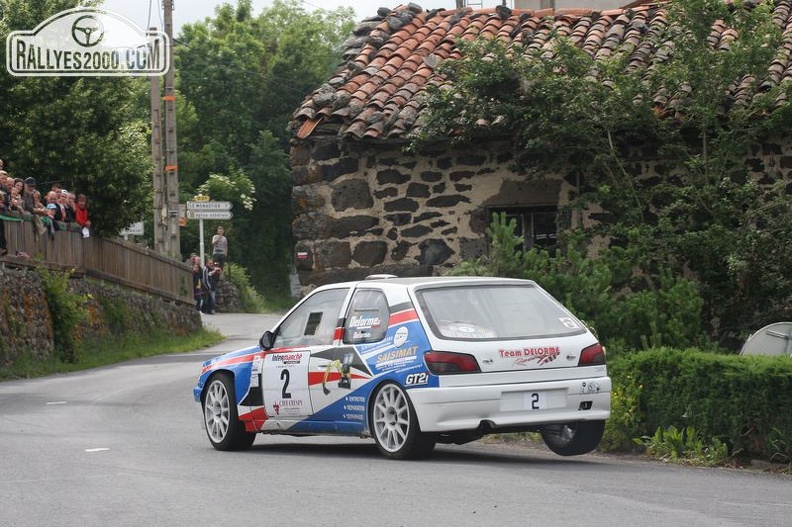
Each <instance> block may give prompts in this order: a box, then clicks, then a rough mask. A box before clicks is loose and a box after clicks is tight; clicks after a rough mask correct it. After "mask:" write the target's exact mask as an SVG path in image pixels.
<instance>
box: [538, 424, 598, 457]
mask: <svg viewBox="0 0 792 527" xmlns="http://www.w3.org/2000/svg"><path fill="white" fill-rule="evenodd" d="M603 432H605V421H575V422H573V423H562V424H558V425H549V426H547V427H545V428H544V429H543V430H542V440H544V442H545V445H547V448H549V449H550V450H552V451H553V452H555V453H556V454H558V455H559V456H579V455H582V454H588V453H589V452H591V451H592V450H594V449H595V448H597V445H599V443H600V440H602V434H603Z"/></svg>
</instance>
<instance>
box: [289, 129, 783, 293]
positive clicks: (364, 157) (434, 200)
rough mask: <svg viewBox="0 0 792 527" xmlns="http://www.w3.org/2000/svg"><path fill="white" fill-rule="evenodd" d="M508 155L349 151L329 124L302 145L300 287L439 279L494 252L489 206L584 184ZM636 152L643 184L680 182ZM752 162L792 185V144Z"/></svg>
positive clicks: (297, 191)
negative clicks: (532, 175)
mask: <svg viewBox="0 0 792 527" xmlns="http://www.w3.org/2000/svg"><path fill="white" fill-rule="evenodd" d="M317 131H319V129H317ZM508 152H510V147H509V145H508V144H506V143H498V142H489V143H486V144H485V143H480V144H476V145H474V146H473V147H469V148H467V149H451V148H448V146H447V145H438V147H437V149H436V150H435V151H423V152H421V154H420V155H412V154H406V153H404V152H403V151H402V145H401V144H400V143H393V144H391V145H388V144H386V143H384V142H379V143H377V144H374V143H370V144H354V145H345V149H344V150H342V149H341V147H339V145H338V142H337V137H336V135H335V133H334V131H333V130H332V127H331V126H330V125H328V130H327V132H326V135H321V134H315V135H314V136H312V137H311V138H309V139H308V140H306V141H303V142H299V143H295V144H294V145H293V147H292V185H293V190H292V202H293V206H294V213H295V217H294V221H293V223H292V233H293V236H294V239H295V255H294V258H295V264H296V268H297V272H298V276H299V280H300V283H301V285H302V286H303V287H307V286H311V285H322V284H325V283H330V282H337V281H343V280H356V279H360V278H363V277H365V276H366V275H368V274H372V273H391V274H396V275H399V276H416V275H431V274H441V273H442V272H443V271H444V270H446V269H448V268H451V267H453V266H455V265H457V264H458V263H459V262H461V261H462V260H464V259H468V258H474V257H477V256H480V255H481V254H483V253H484V251H486V250H487V244H488V242H487V240H486V235H485V230H486V228H487V226H488V225H489V223H490V221H491V218H489V217H488V210H489V209H491V208H505V207H514V206H519V207H532V206H537V207H539V206H558V207H563V206H564V205H566V204H568V203H569V201H570V200H571V199H572V198H573V197H574V196H575V194H576V189H577V188H578V185H579V183H580V182H579V181H578V180H577V177H576V176H575V175H574V174H565V175H563V176H558V175H555V176H548V177H547V178H546V179H533V180H528V179H527V178H526V177H525V176H523V175H519V174H515V173H514V172H513V171H512V170H511V169H510V165H511V163H512V158H511V156H510V155H509V153H508ZM633 154H634V157H633V162H631V163H630V165H629V166H628V167H627V168H628V170H629V172H630V173H631V174H633V175H634V176H635V178H636V180H637V181H638V182H639V184H641V185H654V184H656V183H657V182H659V181H660V179H661V178H662V179H663V180H665V181H674V177H675V175H674V174H673V173H669V171H668V169H667V168H666V167H665V166H664V165H663V164H662V163H661V162H658V161H657V160H656V158H655V157H653V156H652V155H651V152H649V153H647V152H641V151H638V150H636V152H634V153H633ZM746 164H747V166H748V168H749V171H750V172H751V173H752V174H753V176H754V178H755V179H756V180H757V181H758V182H759V183H760V184H771V183H773V182H774V181H778V180H779V179H781V180H786V181H792V176H791V173H792V142H790V141H789V140H788V138H785V139H781V140H778V141H776V142H772V143H767V144H764V145H760V146H757V147H755V148H753V149H752V151H751V152H749V153H748V155H747V156H746ZM788 191H790V192H792V187H789V188H788ZM601 212H602V211H601V210H599V209H598V208H596V207H592V208H590V209H589V210H586V211H579V212H576V213H575V215H574V216H570V217H565V218H559V220H560V224H561V226H562V227H564V228H577V227H588V226H591V225H592V224H594V223H596V222H603V221H608V217H607V215H605V214H602V213H601ZM599 242H600V243H599V245H602V244H603V243H606V241H605V240H600V241H599Z"/></svg>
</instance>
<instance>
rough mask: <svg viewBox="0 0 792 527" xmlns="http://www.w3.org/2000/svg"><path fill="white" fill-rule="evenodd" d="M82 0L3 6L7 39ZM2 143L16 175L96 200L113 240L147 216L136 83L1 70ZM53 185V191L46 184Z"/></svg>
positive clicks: (9, 0) (95, 221)
mask: <svg viewBox="0 0 792 527" xmlns="http://www.w3.org/2000/svg"><path fill="white" fill-rule="evenodd" d="M77 5H78V2H77V1H76V0H32V1H27V0H25V1H23V0H0V36H1V37H3V40H4V41H5V37H7V36H8V34H9V32H11V31H14V30H30V29H32V28H34V27H36V26H37V25H38V24H39V23H41V22H43V21H44V20H46V19H47V18H49V17H50V16H52V15H54V14H56V13H58V12H60V11H63V10H66V9H70V8H73V7H76V6H77ZM0 82H1V83H2V86H3V95H2V97H0V115H2V116H3V118H2V119H0V142H1V143H2V146H1V147H0V148H2V152H3V154H2V155H3V160H4V161H5V162H6V167H7V170H8V171H9V172H10V173H11V175H12V176H23V177H27V176H34V177H35V178H36V179H37V180H38V182H39V184H40V187H42V188H41V190H48V185H47V184H48V183H52V182H55V181H59V182H61V183H62V184H63V186H64V187H65V188H68V189H69V190H73V191H77V192H82V193H85V194H86V195H88V197H89V200H90V201H89V207H90V210H91V218H92V226H93V228H94V229H95V230H96V231H97V232H98V233H99V234H108V235H113V234H116V233H118V231H119V230H121V229H123V228H124V227H127V226H128V225H130V224H131V223H133V222H135V221H138V220H139V219H140V218H141V217H142V216H143V211H144V210H146V208H147V207H148V206H149V203H150V199H149V198H148V196H149V195H150V191H149V188H150V185H148V184H147V183H146V180H147V178H148V176H149V174H150V173H151V161H150V150H149V146H148V129H149V127H148V124H147V121H146V119H147V116H146V114H145V113H144V112H143V111H141V108H140V106H139V105H138V104H137V101H139V100H140V98H141V97H140V96H141V93H143V92H144V90H145V88H146V84H145V81H141V80H140V79H133V78H122V77H113V78H91V77H81V78H75V77H23V78H20V77H13V76H11V75H10V74H9V73H8V72H7V71H6V69H5V68H3V69H2V71H0ZM45 185H47V188H44V186H45Z"/></svg>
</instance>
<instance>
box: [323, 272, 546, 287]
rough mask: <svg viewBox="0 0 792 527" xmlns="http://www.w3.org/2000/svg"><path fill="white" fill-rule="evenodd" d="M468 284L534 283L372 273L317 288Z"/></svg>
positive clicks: (511, 280)
mask: <svg viewBox="0 0 792 527" xmlns="http://www.w3.org/2000/svg"><path fill="white" fill-rule="evenodd" d="M470 284H484V285H486V284H523V285H536V282H534V281H533V280H523V279H518V278H501V277H496V276H415V277H409V278H399V277H395V276H394V277H391V275H372V276H371V277H368V278H366V279H364V280H357V281H354V282H339V283H335V284H327V285H323V286H321V287H318V288H317V290H319V289H332V288H337V287H350V288H357V287H365V286H367V285H384V286H386V287H389V286H404V287H408V288H410V289H415V288H417V287H422V286H437V285H443V286H448V285H470Z"/></svg>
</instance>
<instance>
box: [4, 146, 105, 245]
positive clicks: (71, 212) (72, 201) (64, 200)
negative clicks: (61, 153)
mask: <svg viewBox="0 0 792 527" xmlns="http://www.w3.org/2000/svg"><path fill="white" fill-rule="evenodd" d="M25 218H30V219H32V221H33V223H34V224H35V227H36V232H37V233H38V234H39V235H42V236H43V235H48V236H50V237H51V238H53V239H54V238H55V233H56V231H59V230H61V231H65V230H68V229H70V228H73V227H76V228H78V229H80V231H81V232H82V235H83V236H84V237H88V236H90V233H91V219H90V215H89V213H88V198H87V197H86V195H85V194H75V193H74V192H71V191H69V190H67V189H65V188H63V187H62V185H61V184H60V183H59V182H55V183H52V184H51V186H50V188H49V190H47V191H46V193H45V194H44V195H43V197H42V193H41V191H40V190H39V182H38V181H36V179H35V178H33V177H27V178H24V179H23V178H18V177H17V178H14V177H11V176H10V175H9V174H8V172H6V170H5V165H4V163H3V161H2V160H1V159H0V256H4V255H6V254H8V246H7V240H6V233H5V222H6V221H22V220H23V219H25ZM15 254H16V255H17V256H22V257H25V256H27V254H26V253H25V251H24V249H23V248H16V249H15Z"/></svg>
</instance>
